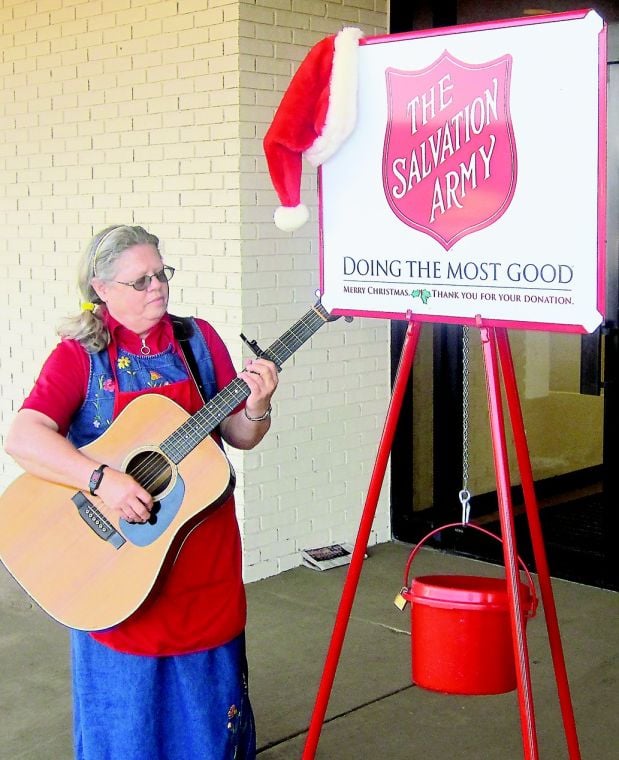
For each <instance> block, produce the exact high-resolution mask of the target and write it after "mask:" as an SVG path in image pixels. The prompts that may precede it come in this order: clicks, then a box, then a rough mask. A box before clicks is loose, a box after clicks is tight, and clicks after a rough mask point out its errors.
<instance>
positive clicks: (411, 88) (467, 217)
mask: <svg viewBox="0 0 619 760" xmlns="http://www.w3.org/2000/svg"><path fill="white" fill-rule="evenodd" d="M510 65H511V56H509V55H506V56H503V57H502V58H499V59H498V60H496V61H489V62H488V63H485V64H479V65H471V64H467V63H465V62H464V61H458V60H457V59H456V58H454V57H453V56H451V55H450V54H449V53H448V52H447V51H445V52H444V53H443V54H442V55H441V56H440V58H439V59H438V60H437V61H436V62H435V63H433V64H432V65H430V66H429V67H428V68H426V69H423V70H422V71H399V70H397V69H391V68H388V69H387V70H386V72H385V75H386V80H387V84H386V91H387V108H388V119H387V128H386V135H385V145H384V151H383V184H384V189H385V197H386V199H387V202H388V203H389V205H390V206H391V208H392V210H393V212H394V214H395V215H396V216H397V217H399V218H400V219H401V220H402V221H403V222H404V223H405V224H408V225H410V226H411V227H413V228H415V229H418V230H421V231H422V232H425V233H426V234H428V235H430V236H431V237H433V238H434V239H435V240H437V241H438V242H439V243H440V244H441V245H442V246H443V248H445V250H449V249H450V248H451V247H452V245H453V244H454V243H455V242H456V241H457V240H459V239H460V238H461V237H463V236H464V235H467V234H469V233H471V232H474V231H475V230H478V229H482V228H483V227H486V226H487V225H489V224H491V223H492V222H493V221H494V220H495V219H498V218H499V217H500V216H501V214H503V212H504V211H505V209H506V208H507V207H508V205H509V202H510V200H511V198H512V195H513V193H514V188H515V185H516V146H515V140H514V134H513V129H512V125H511V119H510V115H509V72H510Z"/></svg>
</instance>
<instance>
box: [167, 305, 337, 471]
mask: <svg viewBox="0 0 619 760" xmlns="http://www.w3.org/2000/svg"><path fill="white" fill-rule="evenodd" d="M328 320H329V315H328V313H327V312H326V311H325V309H324V308H323V307H322V305H321V304H320V303H317V304H316V305H315V306H314V307H312V308H311V309H310V310H309V311H308V312H307V314H305V315H304V316H303V317H301V319H300V320H299V321H298V322H295V324H294V325H293V326H292V327H291V328H290V329H289V330H287V331H286V332H285V333H284V334H283V335H282V336H281V338H278V339H277V340H276V341H275V342H274V343H273V344H272V345H271V346H269V348H267V349H266V351H264V352H263V353H262V354H261V356H262V358H264V359H269V360H270V361H272V362H274V363H275V364H276V365H277V366H278V367H281V365H282V364H283V363H284V362H285V361H286V360H287V359H289V358H290V357H291V356H292V354H294V352H295V351H296V350H297V349H298V348H300V347H301V346H302V345H303V344H304V343H305V342H306V341H307V340H308V339H309V338H311V337H312V335H313V334H314V333H315V332H317V331H318V330H319V329H320V327H322V325H324V323H325V322H327V321H328ZM249 394H250V389H249V386H248V385H247V383H246V382H245V381H244V380H242V379H241V378H240V377H236V378H235V379H234V380H232V382H230V383H228V385H226V387H225V388H222V390H221V391H219V393H217V394H216V395H215V396H213V398H212V399H210V400H209V401H207V403H206V404H205V405H204V406H203V407H202V408H201V409H199V410H198V411H197V412H196V413H195V414H193V415H192V416H191V417H190V418H189V419H188V420H187V421H186V422H184V423H183V424H182V425H181V426H180V427H179V428H177V429H176V430H175V431H174V432H173V433H171V434H170V435H169V436H168V437H167V438H166V439H165V440H164V441H163V443H162V444H161V450H162V451H163V453H164V454H165V455H166V456H167V457H169V458H170V459H171V460H172V462H174V464H178V463H179V462H180V461H181V460H182V459H184V458H185V457H186V456H187V454H189V453H190V452H191V451H193V449H194V448H195V447H196V446H197V445H198V444H199V443H200V442H201V441H203V440H204V439H205V438H206V437H207V436H209V435H210V434H211V433H212V432H213V430H214V429H215V428H216V427H217V425H219V423H220V422H221V421H222V420H224V419H225V418H226V417H227V416H228V415H229V414H230V413H231V412H232V411H234V409H236V407H237V406H238V405H239V404H240V403H242V402H243V401H244V400H245V399H246V398H247V397H248V396H249Z"/></svg>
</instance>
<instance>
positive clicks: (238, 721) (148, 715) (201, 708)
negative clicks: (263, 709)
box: [71, 631, 256, 760]
mask: <svg viewBox="0 0 619 760" xmlns="http://www.w3.org/2000/svg"><path fill="white" fill-rule="evenodd" d="M71 666H72V681H73V741H74V748H75V758H76V760H254V758H255V757H256V733H255V726H254V718H253V713H252V709H251V705H250V702H249V695H248V689H247V659H246V656H245V637H244V634H242V635H241V636H239V637H237V638H236V639H234V640H233V641H231V642H229V643H228V644H224V645H223V646H220V647H216V648H215V649H210V650H207V651H204V652H196V653H192V654H184V655H177V656H171V657H145V656H143V655H132V654H124V653H122V652H116V651H115V650H113V649H110V648H109V647H106V646H105V645H103V644H100V643H99V642H98V641H95V640H94V639H93V638H92V637H91V636H90V635H88V633H85V632H83V631H71Z"/></svg>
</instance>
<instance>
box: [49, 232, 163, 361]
mask: <svg viewBox="0 0 619 760" xmlns="http://www.w3.org/2000/svg"><path fill="white" fill-rule="evenodd" d="M144 244H146V245H152V246H154V247H155V248H156V249H157V251H159V238H158V237H156V235H153V234H151V233H150V232H147V231H146V230H145V229H144V228H143V227H137V226H136V227H131V226H129V225H126V224H114V225H112V226H110V227H106V228H105V229H104V230H101V231H100V232H97V234H96V235H95V236H94V237H93V238H92V240H91V241H90V243H89V244H88V246H87V247H86V250H85V251H84V253H83V254H82V258H81V260H80V263H79V267H78V276H77V284H78V287H79V291H80V295H81V297H82V300H83V302H84V303H88V304H93V305H94V307H95V308H94V309H92V310H82V311H81V312H80V313H79V314H77V315H75V316H73V317H68V318H67V319H66V320H65V321H64V322H63V323H62V324H61V325H60V327H59V329H58V334H59V335H60V336H61V337H62V338H72V339H73V340H77V341H78V342H79V343H81V344H82V345H83V346H84V348H85V349H86V350H87V351H88V352H90V353H97V352H98V351H102V350H103V349H104V348H105V347H106V346H107V345H108V343H109V341H110V336H109V333H108V330H107V328H106V327H105V324H104V322H103V319H102V317H101V315H100V314H99V309H98V308H97V307H98V306H100V304H101V303H102V301H101V299H100V298H99V296H98V295H97V293H96V292H95V290H94V288H93V287H92V281H93V279H94V278H95V277H98V278H100V279H102V280H107V279H111V278H112V277H113V273H114V269H115V266H116V262H117V261H118V259H119V258H120V257H121V255H122V254H123V253H124V252H125V251H126V250H127V249H128V248H132V247H133V246H134V245H144Z"/></svg>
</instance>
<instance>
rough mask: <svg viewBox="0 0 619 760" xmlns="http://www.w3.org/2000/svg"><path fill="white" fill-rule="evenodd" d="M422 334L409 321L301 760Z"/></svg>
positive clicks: (337, 647)
mask: <svg viewBox="0 0 619 760" xmlns="http://www.w3.org/2000/svg"><path fill="white" fill-rule="evenodd" d="M420 331H421V323H419V322H409V325H408V329H407V331H406V337H405V339H404V346H403V347H402V354H401V356H400V364H399V367H398V373H397V376H396V380H395V384H394V387H393V393H392V396H391V402H390V404H389V409H388V411H387V417H386V420H385V426H384V428H383V433H382V436H381V440H380V444H379V447H378V454H377V456H376V462H375V464H374V469H373V471H372V477H371V479H370V485H369V488H368V493H367V496H366V500H365V506H364V508H363V513H362V515H361V521H360V524H359V530H358V532H357V538H356V540H355V547H354V549H353V553H352V557H351V560H350V565H349V567H348V573H347V575H346V581H345V583H344V588H343V591H342V597H341V599H340V604H339V607H338V611H337V615H336V618H335V624H334V627H333V633H332V634H331V642H330V644H329V650H328V652H327V657H326V660H325V666H324V669H323V673H322V679H321V681H320V686H319V689H318V694H317V696H316V702H315V705H314V712H313V714H312V719H311V722H310V726H309V731H308V735H307V740H306V742H305V748H304V750H303V756H302V760H313V758H314V756H315V754H316V748H317V746H318V741H319V739H320V732H321V730H322V725H323V723H324V719H325V714H326V712H327V705H328V703H329V697H330V695H331V689H332V688H333V682H334V680H335V673H336V670H337V666H338V662H339V658H340V654H341V652H342V645H343V643H344V637H345V635H346V628H347V627H348V621H349V619H350V613H351V611H352V606H353V602H354V599H355V593H356V590H357V586H358V583H359V577H360V575H361V569H362V567H363V560H364V557H365V552H366V549H367V546H368V541H369V538H370V531H371V529H372V524H373V522H374V517H375V515H376V506H377V504H378V498H379V496H380V490H381V487H382V484H383V480H384V477H385V471H386V469H387V462H388V460H389V455H390V453H391V447H392V445H393V438H394V436H395V429H396V425H397V422H398V418H399V416H400V411H401V409H402V402H403V400H404V392H405V390H406V384H407V382H408V378H409V376H410V371H411V367H412V364H413V359H414V357H415V352H416V350H417V344H418V342H419V333H420Z"/></svg>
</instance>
